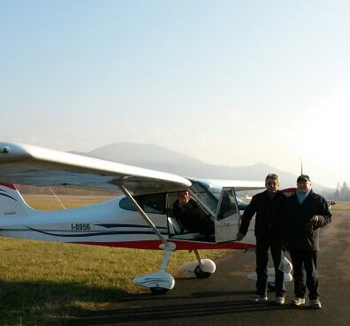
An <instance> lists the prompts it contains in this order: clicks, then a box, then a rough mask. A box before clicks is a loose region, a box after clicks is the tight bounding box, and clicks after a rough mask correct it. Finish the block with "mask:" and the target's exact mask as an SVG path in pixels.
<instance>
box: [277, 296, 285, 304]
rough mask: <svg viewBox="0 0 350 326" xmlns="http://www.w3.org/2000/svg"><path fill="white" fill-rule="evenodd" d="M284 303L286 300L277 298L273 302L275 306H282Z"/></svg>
mask: <svg viewBox="0 0 350 326" xmlns="http://www.w3.org/2000/svg"><path fill="white" fill-rule="evenodd" d="M285 302H286V299H285V298H284V297H277V298H276V300H275V303H276V304H284V303H285Z"/></svg>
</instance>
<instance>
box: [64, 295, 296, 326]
mask: <svg viewBox="0 0 350 326" xmlns="http://www.w3.org/2000/svg"><path fill="white" fill-rule="evenodd" d="M213 294H214V296H219V295H222V293H221V292H220V293H213ZM207 295H208V296H209V295H210V294H209V293H207ZM148 299H149V298H148ZM169 299H172V300H174V299H175V300H176V299H181V300H182V302H183V299H184V298H183V297H182V298H174V297H171V298H169ZM187 299H188V297H187ZM285 309H290V306H289V305H283V306H278V305H275V304H273V303H271V302H267V303H253V302H251V301H249V300H224V301H217V300H215V301H211V302H207V301H206V302H195V303H190V302H189V303H187V304H174V303H171V304H169V305H164V304H162V305H152V306H147V307H133V308H123V309H116V310H108V311H100V312H93V313H90V314H87V315H86V316H85V317H83V318H76V319H70V320H67V321H66V323H65V325H69V326H74V325H83V326H84V325H85V326H87V325H98V324H108V323H121V322H124V323H125V322H138V321H140V322H141V321H145V320H147V321H157V320H170V319H178V318H198V317H203V316H215V315H224V314H237V313H246V312H251V313H254V312H259V311H260V312H261V311H267V310H285Z"/></svg>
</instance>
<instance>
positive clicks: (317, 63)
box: [0, 0, 350, 188]
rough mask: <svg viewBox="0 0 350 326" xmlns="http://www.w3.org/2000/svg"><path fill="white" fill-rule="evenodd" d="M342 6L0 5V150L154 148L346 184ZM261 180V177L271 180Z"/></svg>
mask: <svg viewBox="0 0 350 326" xmlns="http://www.w3.org/2000/svg"><path fill="white" fill-rule="evenodd" d="M349 40H350V2H349V1H348V0H309V1H305V0H293V1H288V0H286V1H280V0H269V1H268V0H248V1H247V0H227V1H226V0H176V1H173V0H131V1H124V0H119V1H118V0H113V1H112V0H111V1H110V0H75V1H71V0H57V1H56V0H51V1H47V0H32V1H26V0H23V1H20V0H12V1H7V0H0V119H1V120H0V126H1V127H0V141H11V142H21V143H27V144H33V145H38V146H44V147H48V148H51V149H57V150H63V151H71V150H78V151H90V150H93V149H95V148H98V147H101V146H104V145H107V144H111V143H115V142H125V141H128V142H137V143H153V144H158V145H161V146H164V147H167V148H169V149H172V150H175V151H178V152H181V153H184V154H188V155H191V156H193V157H195V158H197V159H200V160H202V161H204V162H207V163H211V164H218V165H227V166H243V165H253V164H256V163H258V162H263V163H266V164H269V165H271V166H273V167H275V168H276V169H281V170H285V171H289V172H293V173H295V174H298V173H299V171H300V160H301V159H302V161H303V166H304V172H305V173H308V174H309V175H310V177H311V179H312V180H313V181H315V182H317V183H318V184H321V185H324V186H328V187H334V188H335V187H336V186H337V185H338V184H339V183H343V182H344V181H345V182H347V183H350V172H349V168H348V166H349V158H350V154H349V146H348V144H349V141H348V139H349V136H348V134H349V130H348V129H347V128H349V116H350V114H349V113H348V112H349V108H350V64H349V58H350V42H349ZM271 172H273V171H271Z"/></svg>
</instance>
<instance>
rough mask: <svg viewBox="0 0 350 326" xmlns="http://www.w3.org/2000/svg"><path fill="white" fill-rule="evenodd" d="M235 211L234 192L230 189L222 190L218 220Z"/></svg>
mask: <svg viewBox="0 0 350 326" xmlns="http://www.w3.org/2000/svg"><path fill="white" fill-rule="evenodd" d="M236 213H237V207H236V204H235V198H234V193H233V191H232V189H229V190H223V194H222V201H221V205H220V210H219V214H218V221H220V220H222V219H224V218H226V217H229V216H231V215H234V214H236Z"/></svg>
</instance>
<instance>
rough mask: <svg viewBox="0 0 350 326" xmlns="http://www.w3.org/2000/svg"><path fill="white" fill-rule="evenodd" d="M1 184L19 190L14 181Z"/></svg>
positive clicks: (0, 183) (0, 184)
mask: <svg viewBox="0 0 350 326" xmlns="http://www.w3.org/2000/svg"><path fill="white" fill-rule="evenodd" d="M0 186H4V187H8V188H11V189H14V190H17V188H16V186H15V185H14V184H13V183H2V182H0Z"/></svg>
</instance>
